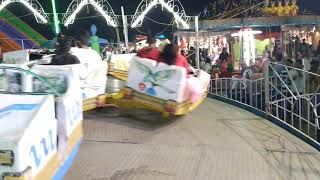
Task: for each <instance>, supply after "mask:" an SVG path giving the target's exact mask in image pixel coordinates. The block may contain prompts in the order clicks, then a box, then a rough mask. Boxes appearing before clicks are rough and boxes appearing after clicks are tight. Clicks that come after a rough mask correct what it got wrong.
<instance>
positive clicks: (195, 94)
mask: <svg viewBox="0 0 320 180" xmlns="http://www.w3.org/2000/svg"><path fill="white" fill-rule="evenodd" d="M158 62H162V63H165V64H168V65H175V66H180V67H183V68H185V69H186V75H187V84H186V89H185V97H186V98H187V99H188V100H190V101H191V102H193V103H195V102H197V101H198V100H199V99H200V98H201V95H202V93H203V92H202V91H203V90H202V87H201V81H200V79H199V78H198V77H195V76H191V75H190V73H192V71H191V69H190V67H191V66H190V65H189V64H188V62H187V59H186V58H185V57H183V56H182V55H181V54H180V53H179V49H178V47H177V46H176V45H174V44H167V45H166V46H165V47H164V48H163V51H162V52H161V53H160V56H159V60H158Z"/></svg>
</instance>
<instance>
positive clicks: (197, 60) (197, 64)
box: [195, 16, 200, 70]
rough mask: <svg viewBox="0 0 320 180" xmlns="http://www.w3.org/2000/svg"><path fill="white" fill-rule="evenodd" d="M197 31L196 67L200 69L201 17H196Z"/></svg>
mask: <svg viewBox="0 0 320 180" xmlns="http://www.w3.org/2000/svg"><path fill="white" fill-rule="evenodd" d="M195 30H196V66H197V69H198V70H199V69H200V54H199V17H198V16H196V17H195Z"/></svg>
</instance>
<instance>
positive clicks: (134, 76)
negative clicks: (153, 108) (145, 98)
mask: <svg viewBox="0 0 320 180" xmlns="http://www.w3.org/2000/svg"><path fill="white" fill-rule="evenodd" d="M186 79H187V78H186V70H185V68H183V67H178V66H169V65H167V64H165V63H157V62H156V61H154V60H150V59H145V58H140V57H138V56H135V57H133V59H132V60H131V62H130V68H129V71H128V80H127V86H128V87H130V88H132V89H134V90H136V91H138V92H141V93H144V94H147V95H149V96H153V97H157V98H160V99H163V100H172V101H175V102H178V103H181V102H183V101H184V100H185V97H184V95H185V89H186V81H187V80H186Z"/></svg>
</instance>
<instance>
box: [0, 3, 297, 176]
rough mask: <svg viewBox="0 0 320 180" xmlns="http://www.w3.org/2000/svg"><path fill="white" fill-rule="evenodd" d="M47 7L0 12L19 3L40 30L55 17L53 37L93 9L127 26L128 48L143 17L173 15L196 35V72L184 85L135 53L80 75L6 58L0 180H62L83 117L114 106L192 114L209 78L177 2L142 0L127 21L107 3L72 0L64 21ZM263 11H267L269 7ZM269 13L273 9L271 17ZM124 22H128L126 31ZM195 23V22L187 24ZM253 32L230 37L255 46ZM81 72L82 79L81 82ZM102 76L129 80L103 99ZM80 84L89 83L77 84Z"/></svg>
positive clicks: (176, 73)
mask: <svg viewBox="0 0 320 180" xmlns="http://www.w3.org/2000/svg"><path fill="white" fill-rule="evenodd" d="M51 2H52V10H53V13H50V14H47V13H46V12H44V10H43V8H42V7H41V4H40V3H39V2H38V1H37V0H1V1H0V11H1V10H3V9H4V8H5V7H6V6H8V5H9V4H11V3H21V4H23V5H24V6H25V7H26V8H27V9H29V10H30V11H31V12H32V13H33V14H34V16H35V18H36V20H37V22H38V23H41V24H45V23H49V22H50V20H51V19H52V15H53V21H54V24H55V33H56V34H58V33H59V32H60V27H59V26H60V24H62V25H64V26H70V25H72V23H73V22H74V21H75V19H76V16H77V14H78V13H79V12H80V11H81V9H82V8H84V7H85V6H86V5H91V6H93V7H94V8H95V9H96V10H97V11H98V12H99V13H100V14H101V15H102V17H104V19H105V20H106V23H107V24H108V25H110V26H112V27H118V26H120V25H121V24H122V25H123V26H124V36H125V41H126V42H125V44H126V49H127V50H128V27H131V28H135V27H139V26H141V25H142V21H143V20H144V18H145V16H146V14H147V13H148V12H149V11H150V10H151V9H152V8H154V7H156V6H160V7H162V8H163V9H165V10H167V11H168V12H170V13H172V14H173V17H174V22H175V24H176V26H177V27H179V29H184V30H186V29H189V30H190V31H195V36H196V41H195V42H196V66H197V69H198V71H197V72H196V76H192V77H191V78H190V79H192V80H193V81H188V78H187V74H186V71H185V69H183V68H180V67H177V66H168V65H166V64H164V63H156V62H155V61H153V60H150V59H143V58H138V57H136V56H135V54H121V55H115V56H113V57H112V58H111V61H110V62H109V65H108V64H107V63H105V62H101V64H97V65H96V66H95V67H94V68H92V69H90V70H84V69H83V67H82V66H81V65H67V66H47V65H43V64H46V63H47V61H48V60H50V58H51V57H50V56H43V57H42V58H41V59H37V60H31V59H29V56H31V55H32V54H39V53H41V50H23V51H17V52H10V53H6V54H5V55H4V58H3V59H4V62H5V63H4V64H0V92H7V93H2V94H0V98H1V100H3V102H4V103H1V104H0V126H1V127H6V128H0V180H24V179H39V180H44V179H54V180H56V179H57V180H58V179H59V180H60V179H63V176H64V175H65V173H66V171H67V170H68V169H69V167H70V166H71V164H72V161H73V159H74V158H75V155H76V154H77V151H78V150H79V147H80V144H81V140H82V136H83V130H82V123H83V112H84V111H89V110H92V109H96V108H103V107H106V106H107V105H110V104H111V105H116V106H118V107H120V108H126V109H135V108H140V109H146V110H151V111H155V112H158V113H159V114H161V115H162V116H163V117H164V118H168V117H171V116H181V115H185V114H187V113H189V112H190V111H192V110H194V109H195V108H196V107H197V106H198V105H199V104H200V103H201V102H203V100H204V99H205V98H206V96H207V91H208V86H209V83H210V78H211V77H210V75H209V74H207V73H205V72H203V71H201V70H200V68H199V66H200V65H199V64H200V63H199V40H198V39H199V20H198V16H196V17H190V16H187V15H186V12H185V10H184V8H183V6H182V4H181V3H180V1H179V0H142V1H141V3H140V4H139V5H138V8H137V10H136V12H135V14H134V15H132V16H128V15H125V12H124V9H123V8H121V10H122V15H121V16H119V15H116V14H115V13H114V11H113V9H112V7H111V6H110V4H109V3H108V1H107V0H73V1H72V2H71V4H70V5H69V6H68V8H67V11H66V12H65V13H64V14H63V16H62V18H59V15H58V13H57V10H56V6H55V0H52V1H51ZM271 7H273V6H271ZM279 8H280V7H279ZM291 10H292V11H289V13H293V14H294V12H295V11H294V8H293V7H291ZM265 11H267V12H269V10H268V7H266V9H265ZM273 12H275V10H272V11H271V12H270V13H271V14H273ZM127 17H130V18H131V23H130V25H128V22H127ZM121 18H122V23H120V21H119V19H121ZM193 18H194V22H191V20H192V19H193ZM59 19H60V20H59ZM239 21H240V20H239ZM217 22H220V21H217ZM243 22H244V21H243V20H242V21H241V23H243ZM227 23H236V22H235V21H231V22H229V21H223V22H222V25H221V26H223V27H225V25H226V24H227ZM204 25H205V26H207V25H210V24H209V23H208V24H206V23H202V24H201V26H203V27H204V28H203V29H205V26H204ZM213 25H217V23H216V22H214V23H213ZM236 25H237V27H241V26H238V24H236ZM241 25H243V24H241ZM258 33H260V32H259V31H251V29H242V30H241V31H240V32H239V33H236V34H233V36H237V37H240V38H241V39H242V44H252V43H253V41H254V39H253V35H254V34H258ZM243 51H248V52H250V51H254V49H253V48H248V49H247V50H243ZM252 56H255V54H254V53H251V54H250V55H248V56H246V57H245V58H246V59H248V60H249V59H252ZM247 63H249V61H247ZM88 69H89V68H88ZM83 72H85V73H86V77H84V78H83V77H82V73H83ZM107 74H108V75H112V76H115V77H118V78H119V79H122V80H124V81H126V87H124V88H123V89H121V90H120V91H119V92H116V93H112V94H110V93H105V88H106V86H108V84H106V78H107V76H106V75H107ZM87 77H90V80H88V79H89V78H87ZM86 78H87V79H86ZM83 79H85V80H87V81H86V83H87V84H85V83H84V84H85V85H83V84H82V82H81V81H82V80H83ZM89 81H90V82H89ZM88 82H89V83H88ZM190 82H198V83H199V85H198V87H197V93H198V95H199V94H200V95H199V98H198V99H196V100H194V99H192V100H190V98H187V97H186V96H188V95H186V94H185V89H186V87H187V84H188V83H190ZM195 84H196V83H195ZM189 97H190V95H189ZM21 122H23V123H21ZM57 137H58V138H57Z"/></svg>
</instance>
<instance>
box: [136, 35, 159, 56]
mask: <svg viewBox="0 0 320 180" xmlns="http://www.w3.org/2000/svg"><path fill="white" fill-rule="evenodd" d="M147 43H148V44H149V46H148V47H144V48H142V49H140V50H139V52H138V54H137V56H139V57H141V58H147V59H152V60H155V61H157V60H158V58H159V55H160V52H159V50H158V49H157V46H156V43H157V39H156V38H155V37H148V40H147Z"/></svg>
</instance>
